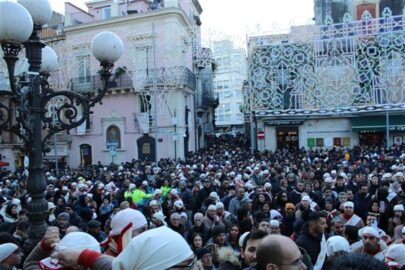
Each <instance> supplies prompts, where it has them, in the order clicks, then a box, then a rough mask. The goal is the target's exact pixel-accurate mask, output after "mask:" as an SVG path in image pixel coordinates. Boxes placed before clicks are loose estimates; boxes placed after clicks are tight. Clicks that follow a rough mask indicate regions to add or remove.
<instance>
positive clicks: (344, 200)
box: [338, 191, 353, 203]
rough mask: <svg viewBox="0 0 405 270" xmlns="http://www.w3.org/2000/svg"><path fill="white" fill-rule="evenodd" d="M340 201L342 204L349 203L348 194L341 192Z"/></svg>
mask: <svg viewBox="0 0 405 270" xmlns="http://www.w3.org/2000/svg"><path fill="white" fill-rule="evenodd" d="M338 199H339V202H340V203H345V202H347V193H346V192H344V191H342V192H340V193H339V196H338ZM352 199H353V197H352Z"/></svg>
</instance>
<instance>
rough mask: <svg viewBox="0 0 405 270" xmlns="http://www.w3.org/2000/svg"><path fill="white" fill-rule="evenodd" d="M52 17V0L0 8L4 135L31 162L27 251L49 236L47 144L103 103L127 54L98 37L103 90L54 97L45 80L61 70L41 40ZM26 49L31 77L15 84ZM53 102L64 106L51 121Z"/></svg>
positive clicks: (105, 36) (106, 36) (0, 126)
mask: <svg viewBox="0 0 405 270" xmlns="http://www.w3.org/2000/svg"><path fill="white" fill-rule="evenodd" d="M51 15H52V9H51V6H50V3H49V0H35V1H34V0H19V1H18V3H16V2H10V1H1V2H0V43H1V47H2V49H3V51H4V60H5V61H6V64H7V69H8V73H9V80H10V91H4V90H3V91H0V133H1V132H2V131H8V132H11V133H13V134H16V135H17V136H18V137H19V138H20V139H21V140H22V141H23V142H24V145H25V152H26V154H27V155H28V157H29V161H30V162H29V178H28V182H27V190H28V193H29V195H30V197H31V200H30V201H29V203H28V204H27V210H28V216H29V219H30V222H31V227H30V230H29V233H28V235H29V240H28V241H27V245H26V247H25V248H26V249H27V250H30V249H31V248H32V247H33V246H34V245H35V244H36V243H38V242H39V241H40V240H41V238H42V236H43V234H44V233H45V231H46V223H45V220H46V217H47V210H48V204H47V201H46V200H45V199H44V192H45V189H46V184H47V183H46V180H45V175H44V171H43V163H42V156H43V154H44V149H45V145H46V142H47V140H48V139H50V138H51V137H52V136H53V135H54V134H56V133H58V132H61V131H67V132H68V131H69V130H70V129H72V128H75V127H78V126H80V125H81V124H82V123H84V121H85V120H86V119H87V118H88V116H89V114H90V113H91V112H90V108H91V107H93V106H94V105H95V104H97V103H101V99H102V98H103V97H104V95H105V93H106V92H107V90H108V82H109V78H110V76H111V70H112V68H113V65H114V62H115V61H117V60H118V59H119V58H120V56H121V54H122V51H123V44H122V41H121V39H120V38H119V37H118V36H117V35H116V34H114V33H111V32H101V33H99V34H97V35H96V36H95V37H94V39H93V41H92V43H91V50H92V52H93V55H94V57H95V58H96V59H97V60H98V61H100V66H101V70H100V72H99V73H100V76H101V80H102V82H103V87H102V89H98V92H97V93H96V94H95V95H91V94H87V95H80V94H78V93H75V92H71V91H54V90H52V89H51V88H50V87H49V84H48V82H47V79H48V77H49V72H50V71H52V70H53V69H55V68H56V67H57V56H56V54H55V52H54V51H53V50H52V49H51V48H50V47H48V46H45V44H44V43H43V42H42V41H41V40H40V39H39V36H38V32H39V31H40V30H41V28H42V25H44V24H47V23H48V22H49V21H50V19H51ZM22 48H25V52H26V58H27V59H28V63H29V68H28V76H24V77H21V78H16V77H15V75H14V68H15V66H16V62H17V60H18V54H19V52H20V50H21V49H22ZM55 98H57V99H60V98H63V99H64V102H63V103H62V105H61V106H60V107H58V108H55V107H54V108H53V110H52V114H53V115H52V114H51V115H50V114H49V112H48V110H47V108H48V107H49V106H48V105H49V103H51V100H52V99H55ZM5 101H6V102H5ZM55 114H56V119H57V121H55Z"/></svg>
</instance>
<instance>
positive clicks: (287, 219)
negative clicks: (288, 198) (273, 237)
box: [281, 203, 297, 237]
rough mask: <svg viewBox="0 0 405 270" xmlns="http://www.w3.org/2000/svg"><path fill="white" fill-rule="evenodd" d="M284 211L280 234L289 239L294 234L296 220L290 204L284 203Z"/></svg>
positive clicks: (293, 207)
mask: <svg viewBox="0 0 405 270" xmlns="http://www.w3.org/2000/svg"><path fill="white" fill-rule="evenodd" d="M284 209H285V210H284V212H283V214H284V215H283V224H282V226H281V234H282V235H285V236H287V237H290V236H291V235H292V234H293V232H294V224H295V221H296V219H297V218H296V216H295V206H294V204H292V203H286V204H285V208H284Z"/></svg>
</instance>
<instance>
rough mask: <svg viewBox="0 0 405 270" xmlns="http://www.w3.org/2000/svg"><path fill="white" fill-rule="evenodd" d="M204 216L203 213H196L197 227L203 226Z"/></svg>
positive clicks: (195, 221)
mask: <svg viewBox="0 0 405 270" xmlns="http://www.w3.org/2000/svg"><path fill="white" fill-rule="evenodd" d="M203 218H204V215H203V214H202V213H195V214H194V224H195V225H196V226H201V224H202V222H203Z"/></svg>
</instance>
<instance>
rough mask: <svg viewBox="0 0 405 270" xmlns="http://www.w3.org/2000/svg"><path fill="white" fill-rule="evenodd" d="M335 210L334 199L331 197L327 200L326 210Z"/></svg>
mask: <svg viewBox="0 0 405 270" xmlns="http://www.w3.org/2000/svg"><path fill="white" fill-rule="evenodd" d="M333 208H334V207H333V199H332V198H330V197H327V198H325V210H326V211H332V210H333Z"/></svg>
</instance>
